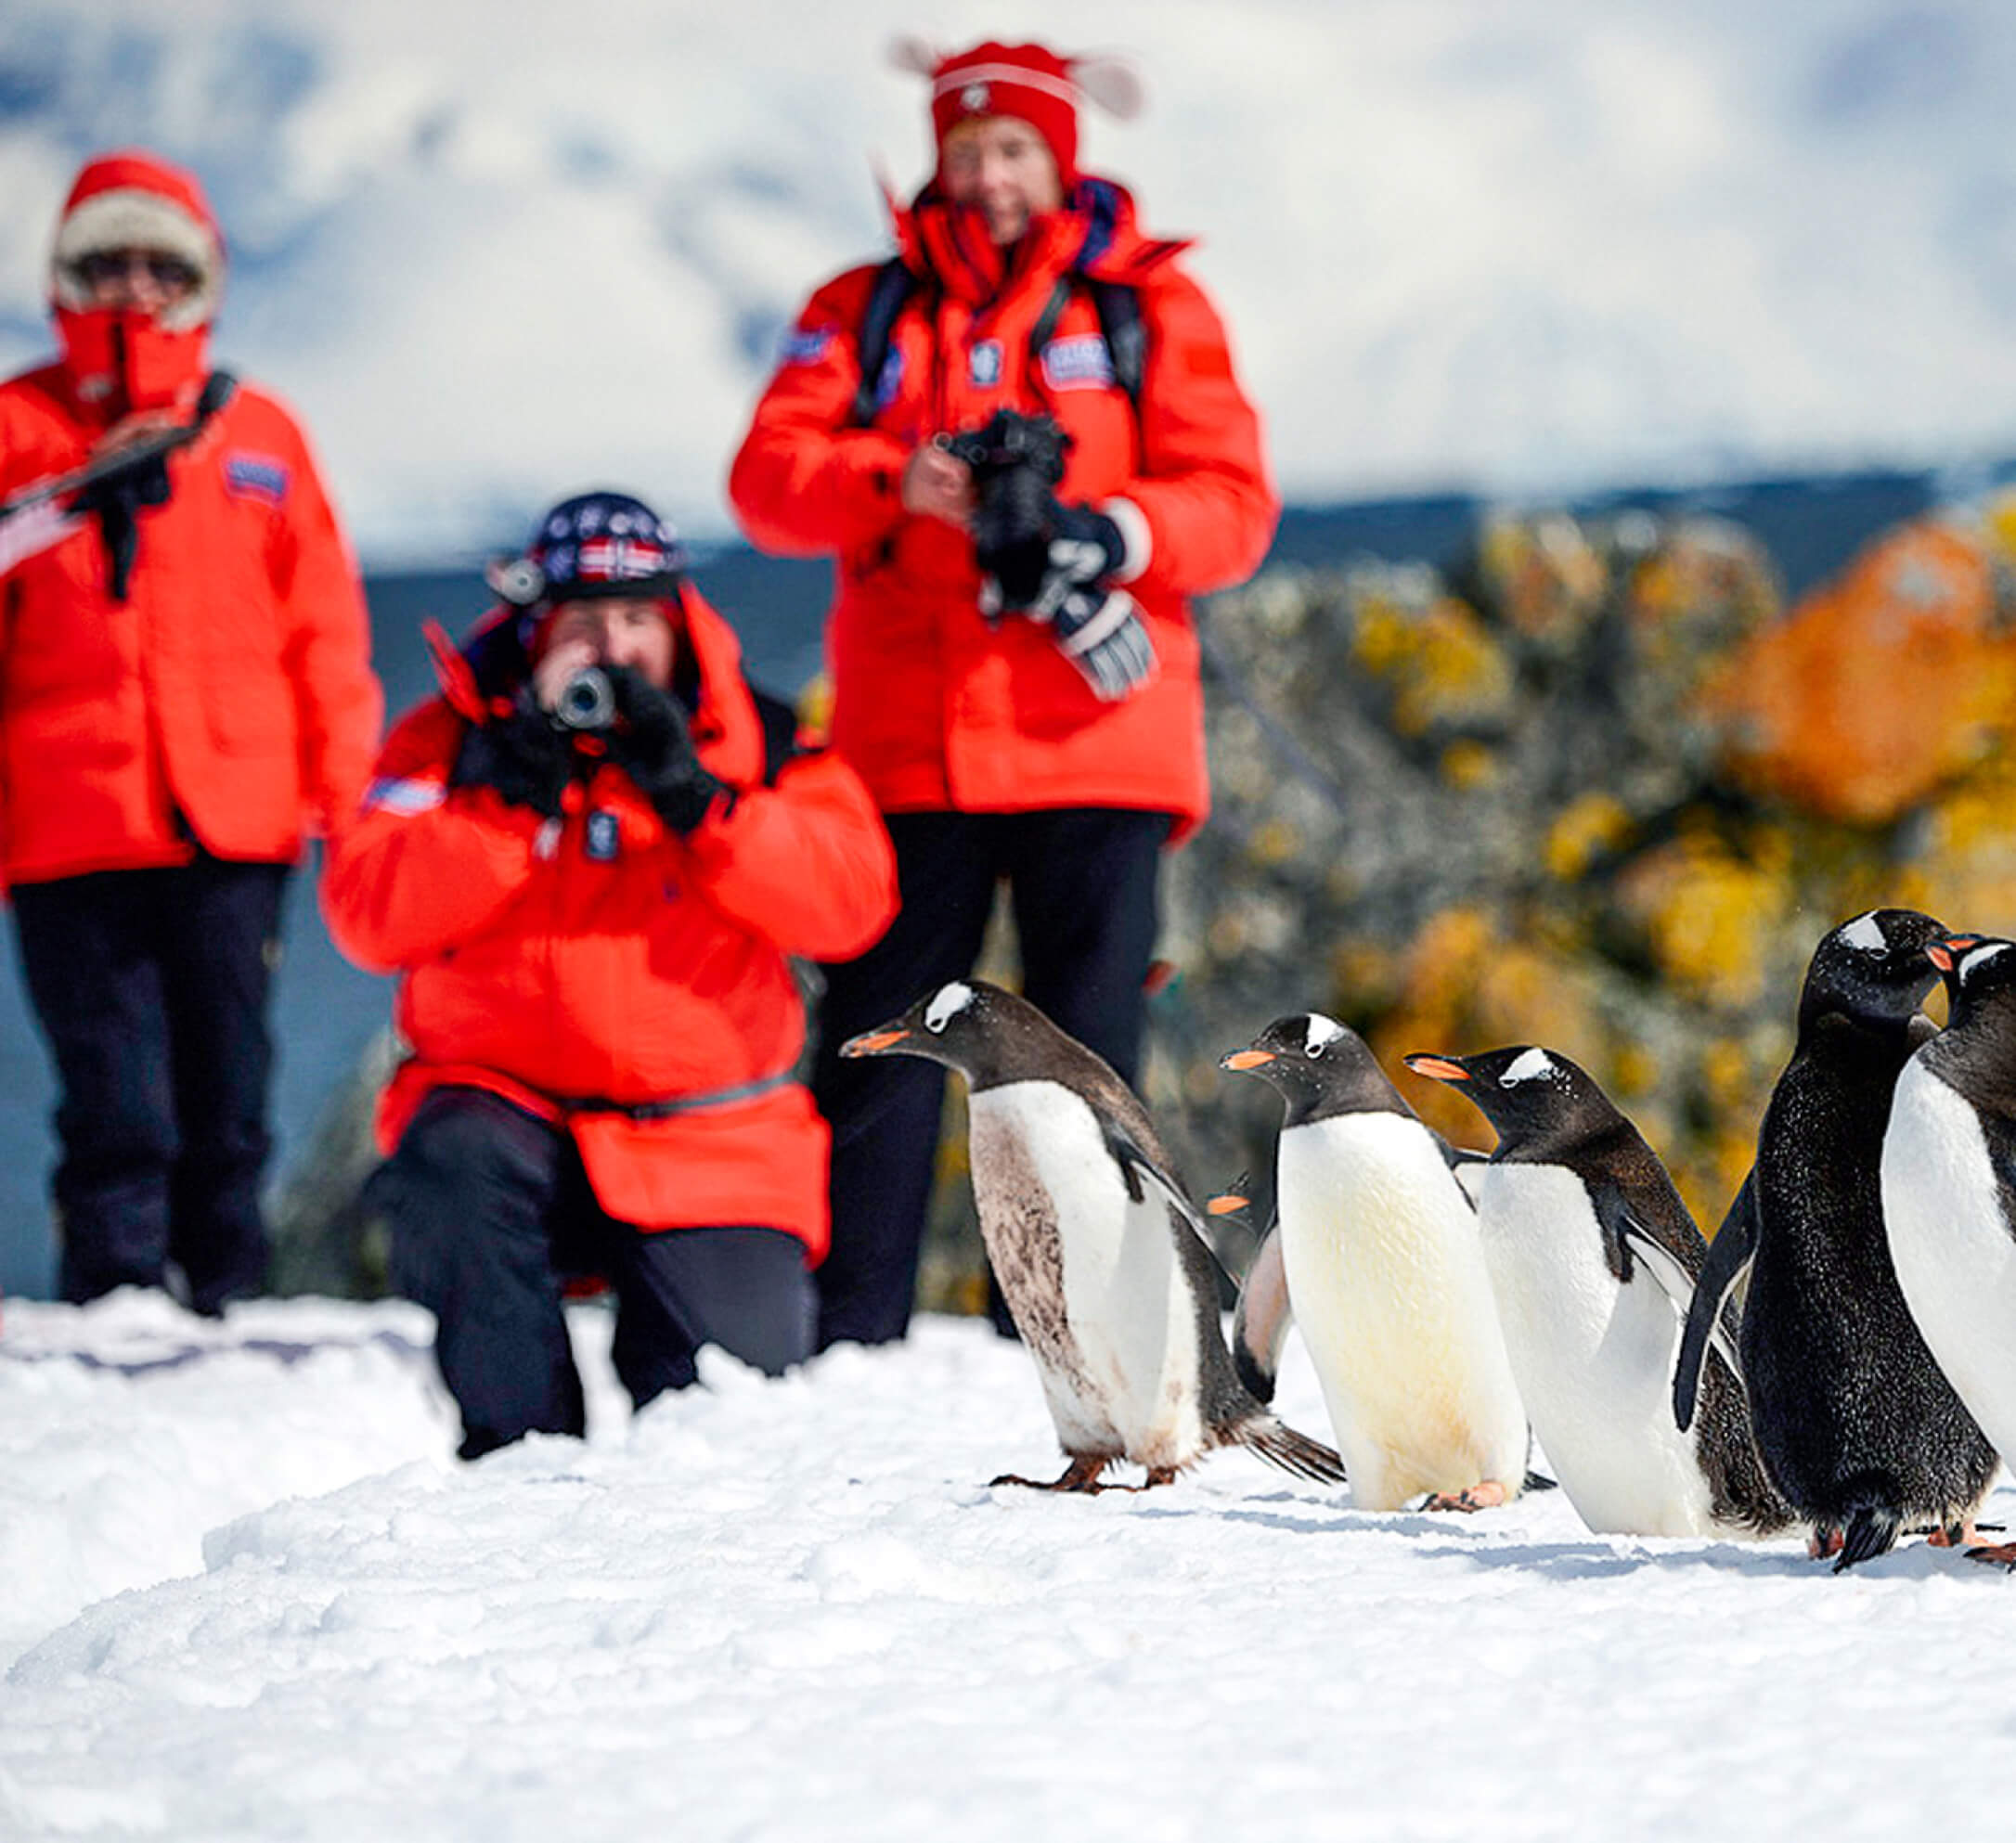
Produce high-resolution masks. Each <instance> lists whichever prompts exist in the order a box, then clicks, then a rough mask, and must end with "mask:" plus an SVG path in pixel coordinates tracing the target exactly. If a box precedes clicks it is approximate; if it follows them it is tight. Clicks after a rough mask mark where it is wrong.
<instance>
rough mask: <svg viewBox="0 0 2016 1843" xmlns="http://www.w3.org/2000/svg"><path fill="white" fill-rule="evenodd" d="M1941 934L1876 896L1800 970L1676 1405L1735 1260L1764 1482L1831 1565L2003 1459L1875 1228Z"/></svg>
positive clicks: (1937, 1529)
mask: <svg viewBox="0 0 2016 1843" xmlns="http://www.w3.org/2000/svg"><path fill="white" fill-rule="evenodd" d="M1944 934H1945V929H1944V928H1943V927H1942V926H1941V925H1940V924H1939V923H1938V922H1934V921H1933V920H1932V917H1931V916H1929V915H1921V914H1919V912H1918V911H1917V910H1916V909H1872V910H1871V911H1869V913H1867V914H1866V915H1858V916H1856V917H1855V918H1854V920H1853V921H1852V922H1842V924H1841V925H1840V926H1839V927H1837V928H1835V929H1833V930H1832V931H1831V932H1830V933H1829V934H1826V935H1825V936H1823V937H1822V939H1821V941H1820V944H1819V946H1818V947H1816V949H1815V950H1814V955H1813V961H1812V964H1811V965H1810V966H1808V968H1807V969H1806V979H1805V986H1804V987H1803V990H1802V992H1801V994H1800V999H1799V1034H1798V1037H1797V1040H1796V1042H1795V1043H1794V1045H1793V1049H1792V1058H1791V1061H1790V1063H1787V1064H1786V1067H1785V1072H1784V1074H1782V1075H1781V1076H1779V1077H1778V1080H1777V1087H1776V1088H1774V1089H1772V1092H1771V1100H1770V1102H1769V1103H1768V1105H1767V1106H1766V1107H1765V1109H1764V1124H1763V1126H1762V1128H1761V1129H1760V1130H1759V1132H1758V1136H1757V1158H1756V1163H1755V1165H1754V1166H1752V1167H1751V1173H1750V1176H1749V1177H1748V1178H1746V1179H1744V1181H1743V1186H1742V1188H1741V1190H1739V1191H1738V1192H1737V1197H1736V1201H1735V1202H1734V1203H1733V1204H1732V1205H1730V1206H1729V1214H1728V1216H1727V1218H1725V1220H1724V1222H1723V1225H1722V1228H1721V1230H1720V1231H1719V1232H1718V1233H1717V1234H1716V1236H1715V1240H1714V1244H1713V1245H1712V1247H1711V1249H1710V1251H1709V1257H1708V1261H1707V1264H1706V1266H1705V1267H1704V1268H1703V1269H1702V1273H1701V1279H1700V1283H1699V1285H1698V1286H1697V1287H1696V1289H1695V1294H1694V1304H1693V1307H1692V1308H1691V1310H1690V1311H1689V1313H1688V1318H1687V1330H1686V1337H1685V1339H1684V1341H1683V1343H1682V1345H1681V1352H1680V1364H1679V1368H1678V1370H1677V1371H1676V1372H1675V1374H1674V1416H1675V1418H1676V1419H1677V1421H1678V1422H1679V1424H1680V1425H1682V1426H1683V1427H1684V1426H1686V1424H1687V1422H1688V1419H1689V1416H1690V1414H1691V1412H1692V1408H1693V1401H1694V1388H1695V1382H1696V1379H1697V1377H1698V1376H1699V1372H1700V1356H1701V1351H1702V1348H1703V1347H1704V1345H1705V1342H1706V1339H1707V1335H1708V1332H1709V1330H1710V1329H1711V1328H1712V1326H1713V1324H1714V1322H1715V1321H1716V1319H1717V1317H1718V1316H1719V1315H1720V1313H1721V1310H1722V1304H1723V1300H1724V1298H1725V1296H1726V1295H1727V1294H1728V1292H1729V1290H1730V1288H1731V1287H1732V1286H1733V1285H1734V1284H1735V1282H1736V1281H1737V1279H1738V1276H1739V1274H1740V1273H1741V1272H1742V1271H1743V1269H1745V1268H1746V1267H1748V1269H1749V1271H1750V1291H1749V1295H1748V1296H1747V1298H1746V1299H1745V1301H1744V1306H1743V1321H1742V1327H1741V1331H1740V1333H1739V1335H1738V1350H1739V1351H1740V1353H1741V1357H1742V1367H1743V1376H1744V1381H1745V1384H1746V1386H1747V1388H1748V1390H1749V1394H1750V1411H1751V1432H1752V1434H1753V1435H1754V1436H1755V1437H1756V1441H1757V1450H1758V1451H1759V1452H1760V1453H1761V1454H1762V1455H1763V1456H1764V1468H1765V1470H1766V1471H1767V1472H1769V1474H1770V1475H1771V1480H1772V1483H1774V1484H1775V1485H1777V1488H1778V1489H1779V1490H1780V1491H1781V1492H1783V1493H1784V1495H1785V1498H1786V1500H1787V1501H1789V1502H1790V1504H1791V1506H1792V1508H1793V1509H1794V1510H1795V1511H1797V1512H1798V1513H1799V1514H1800V1516H1801V1517H1802V1518H1803V1519H1804V1520H1805V1521H1807V1522H1809V1523H1811V1524H1812V1525H1813V1528H1814V1540H1813V1552H1814V1553H1815V1554H1816V1555H1825V1554H1832V1553H1837V1551H1838V1553H1839V1555H1840V1559H1839V1561H1838V1562H1837V1563H1836V1564H1835V1572H1836V1573H1839V1572H1840V1571H1841V1570H1842V1568H1846V1567H1851V1566H1854V1564H1855V1563H1857V1562H1862V1561H1867V1560H1868V1559H1869V1558H1870V1557H1871V1556H1874V1555H1880V1554H1882V1553H1884V1552H1885V1551H1886V1550H1888V1549H1889V1548H1890V1547H1891V1546H1892V1545H1893V1543H1894V1542H1895V1541H1896V1540H1897V1537H1898V1535H1899V1533H1900V1532H1901V1531H1903V1530H1905V1529H1906V1528H1908V1527H1929V1528H1930V1529H1931V1530H1932V1532H1933V1535H1934V1538H1935V1540H1950V1539H1951V1538H1952V1537H1954V1536H1957V1535H1958V1533H1959V1532H1961V1531H1962V1530H1964V1529H1965V1528H1967V1527H1969V1526H1970V1525H1971V1521H1972V1518H1973V1514H1974V1509H1975V1506H1976V1505H1977V1504H1979V1503H1980V1501H1981V1499H1982V1497H1983V1495H1984V1493H1985V1492H1986V1490H1987V1489H1988V1485H1989V1482H1990V1480H1991V1479H1992V1478H1993V1477H1994V1476H1995V1468H1996V1455H1995V1449H1994V1448H1993V1447H1991V1446H1990V1445H1989V1444H1988V1442H1987V1440H1986V1439H1985V1438H1984V1437H1983V1435H1982V1432H1981V1429H1980V1428H1979V1427H1978V1426H1976V1425H1975V1424H1974V1422H1973V1419H1972V1417H1971V1415H1970V1414H1969V1413H1968V1411H1967V1410H1966V1409H1965V1408H1964V1407H1962V1406H1961V1405H1960V1399H1959V1398H1958V1396H1957V1395H1955V1394H1954V1392H1953V1386H1952V1385H1951V1384H1950V1383H1948V1382H1947V1381H1946V1379H1945V1376H1944V1375H1943V1374H1942V1373H1940V1370H1939V1366H1938V1364H1937V1363H1935V1362H1934V1361H1933V1360H1932V1352H1931V1351H1929V1350H1928V1349H1927V1348H1926V1347H1925V1340H1924V1338H1923V1336H1921V1335H1920V1334H1919V1329H1918V1326H1917V1325H1916V1324H1915V1323H1913V1322H1912V1319H1911V1314H1910V1311H1909V1308H1907V1307H1906V1305H1905V1301H1904V1294H1903V1293H1902V1292H1901V1291H1900V1290H1899V1288H1898V1285H1897V1274H1896V1269H1895V1268H1894V1267H1893V1265H1892V1263H1891V1256H1890V1241H1889V1237H1888V1236H1887V1235H1886V1233H1885V1232H1884V1227H1883V1198H1882V1178H1881V1169H1880V1161H1881V1156H1882V1145H1883V1129H1884V1128H1885V1127H1886V1126H1887V1125H1888V1123H1889V1120H1890V1107H1891V1098H1892V1095H1893V1092H1894V1090H1895V1089H1896V1085H1897V1077H1898V1076H1899V1075H1900V1074H1901V1073H1902V1072H1903V1069H1904V1067H1905V1064H1906V1063H1907V1062H1908V1061H1909V1060H1910V1057H1911V1055H1912V1052H1913V1051H1914V1050H1916V1049H1917V1048H1918V1047H1919V1044H1921V1043H1923V1042H1925V1041H1926V1040H1927V1039H1928V1038H1929V1037H1932V1035H1933V1027H1932V1021H1931V1019H1929V1018H1927V1017H1925V1016H1924V1015H1923V1014H1922V1013H1921V1012H1919V1004H1920V1003H1921V1002H1922V1000H1923V999H1924V997H1925V995H1926V993H1927V992H1929V991H1930V990H1931V989H1932V986H1933V985H1934V983H1935V982H1936V981H1937V978H1938V973H1937V971H1936V969H1935V968H1934V966H1933V965H1932V961H1931V960H1929V959H1927V958H1926V953H1925V949H1926V948H1927V947H1930V946H1931V945H1932V943H1934V942H1936V941H1937V940H1939V939H1940V938H1941V937H1942V936H1943V935H1944Z"/></svg>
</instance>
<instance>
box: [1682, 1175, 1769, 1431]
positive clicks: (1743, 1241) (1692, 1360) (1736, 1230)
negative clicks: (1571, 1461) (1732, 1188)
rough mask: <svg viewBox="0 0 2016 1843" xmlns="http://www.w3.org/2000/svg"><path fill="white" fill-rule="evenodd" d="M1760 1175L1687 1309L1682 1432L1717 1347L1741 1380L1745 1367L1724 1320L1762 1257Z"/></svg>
mask: <svg viewBox="0 0 2016 1843" xmlns="http://www.w3.org/2000/svg"><path fill="white" fill-rule="evenodd" d="M1756 1184H1757V1173H1756V1171H1755V1170H1754V1169H1752V1170H1751V1173H1750V1175H1749V1176H1748V1177H1746V1178H1745V1179H1743V1188H1742V1189H1741V1190H1739V1191H1738V1192H1737V1193H1736V1201H1735V1202H1734V1203H1732V1204H1731V1205H1729V1213H1728V1215H1726V1216H1725V1217H1724V1218H1723V1219H1722V1227H1721V1228H1720V1229H1718V1230H1717V1231H1715V1239H1714V1240H1713V1241H1712V1242H1711V1243H1709V1244H1708V1258H1707V1259H1706V1260H1705V1261H1703V1262H1702V1263H1701V1271H1700V1277H1699V1279H1698V1280H1696V1281H1695V1282H1694V1300H1693V1303H1692V1304H1691V1305H1690V1306H1689V1307H1688V1308H1687V1321H1686V1330H1685V1331H1683V1332H1682V1333H1681V1334H1680V1357H1679V1360H1678V1361H1677V1362H1676V1363H1675V1364H1674V1374H1673V1418H1674V1425H1676V1426H1677V1427H1678V1428H1679V1429H1680V1431H1681V1432H1682V1433H1686V1430H1687V1429H1688V1428H1689V1427H1691V1426H1692V1425H1693V1424H1694V1406H1695V1400H1696V1398H1697V1397H1698V1396H1699V1393H1700V1386H1701V1368H1702V1365H1703V1364H1705V1363H1706V1362H1707V1360H1708V1347H1709V1346H1710V1345H1711V1344H1713V1345H1714V1346H1715V1347H1716V1348H1717V1349H1719V1350H1721V1352H1722V1353H1723V1360H1724V1361H1725V1362H1726V1363H1727V1364H1728V1365H1729V1370H1730V1373H1732V1374H1733V1375H1735V1376H1736V1377H1737V1379H1738V1381H1740V1380H1741V1379H1742V1375H1743V1367H1742V1365H1741V1363H1740V1362H1738V1360H1736V1352H1735V1348H1734V1346H1733V1344H1732V1343H1731V1341H1730V1339H1729V1335H1728V1330H1727V1327H1726V1326H1725V1325H1724V1323H1723V1321H1722V1303H1723V1301H1724V1300H1725V1299H1726V1298H1727V1297H1728V1296H1729V1294H1730V1292H1731V1291H1732V1290H1733V1289H1734V1288H1735V1286H1736V1284H1737V1282H1738V1281H1739V1280H1740V1279H1741V1278H1742V1276H1743V1273H1744V1271H1745V1269H1748V1267H1749V1266H1750V1264H1751V1260H1752V1259H1753V1258H1754V1257H1755V1256H1756V1253H1757V1190H1756Z"/></svg>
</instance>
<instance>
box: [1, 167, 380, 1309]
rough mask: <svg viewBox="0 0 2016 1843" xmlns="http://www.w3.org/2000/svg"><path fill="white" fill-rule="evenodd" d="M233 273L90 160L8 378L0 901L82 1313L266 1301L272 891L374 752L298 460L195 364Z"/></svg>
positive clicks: (360, 621) (212, 228)
mask: <svg viewBox="0 0 2016 1843" xmlns="http://www.w3.org/2000/svg"><path fill="white" fill-rule="evenodd" d="M224 277H225V257H224V242H223V238H222V237H221V236H220V234H219V232H218V229H217V225H216V221H215V219H214V218H213V216H212V214H211V211H210V207H209V204H208V203H207V202H206V200H204V198H203V194H202V190H201V188H200V187H199V186H198V184H197V182H196V180H195V179H194V177H192V176H191V175H190V174H187V173H185V172H183V171H182V170H181V169H179V168H177V167H174V166H172V165H170V164H169V163H168V162H167V161H162V160H159V159H157V158H155V157H154V156H153V155H151V154H147V153H141V152H123V153H115V154H110V155H106V156H104V157H101V158H99V159H97V160H93V161H90V162H89V163H88V164H86V165H85V167H84V170H83V171H82V172H81V173H80V174H78V177H77V180H76V183H75V185H74V186H73V187H71V194H70V197H69V199H68V200H66V202H65V204H64V206H63V210H62V214H61V217H60V219H59V220H58V225H57V232H56V240H55V247H54V250H53V251H52V257H51V263H50V271H49V292H50V305H51V309H52V311H53V314H54V316H55V321H56V329H57V335H58V342H59V345H60V353H59V354H58V357H57V358H56V359H55V360H53V361H52V362H50V363H48V364H45V365H42V366H39V367H36V368H34V369H33V370H31V371H28V372H25V373H23V374H22V375H21V376H19V377H18V378H14V379H12V380H8V381H7V382H6V383H5V384H4V385H0V505H6V504H8V503H10V502H11V503H12V504H13V505H14V506H16V507H18V508H21V510H20V511H19V513H18V514H17V515H16V516H14V517H12V518H5V519H0V625H4V631H5V635H6V640H5V646H4V650H0V881H4V883H5V884H6V888H7V891H8V893H9V894H10V895H11V896H12V900H13V907H14V914H15V934H16V940H17V944H18V947H19V956H20V964H21V971H22V974H23V977H24V979H25V982H26V985H27V989H28V995H29V999H30V1001H31V1003H32V1007H33V1009H34V1012H35V1015H36V1017H37V1019H38V1021H39V1023H40V1025H41V1027H42V1030H43V1033H44V1035H45V1037H46V1039H47V1042H48V1045H49V1050H50V1054H51V1057H52V1060H53V1061H54V1063H55V1066H56V1072H57V1076H58V1083H59V1085H60V1090H61V1098H60V1102H59V1104H58V1109H57V1115H56V1128H57V1134H58V1140H59V1141H60V1145H61V1155H60V1159H59V1162H58V1166H57V1169H56V1176H55V1185H54V1188H55V1197H56V1205H57V1212H58V1227H59V1232H60V1244H61V1265H60V1275H59V1283H60V1289H61V1292H62V1295H63V1296H64V1297H65V1298H66V1299H70V1300H72V1301H76V1302H83V1301H84V1300H88V1299H91V1298H95V1297H97V1295H99V1294H101V1293H105V1292H107V1291H109V1290H110V1289H111V1288H112V1287H114V1286H118V1285H122V1284H128V1283H133V1284H139V1285H162V1284H168V1285H171V1286H174V1288H176V1289H178V1290H179V1291H180V1292H181V1294H182V1296H183V1297H184V1298H185V1299H186V1300H187V1302H188V1303H189V1304H191V1305H193V1306H194V1307H195V1308H197V1309H199V1310H200V1311H205V1312H214V1311H217V1310H220V1309H221V1308H222V1307H223V1305H224V1303H225V1302H226V1300H228V1299H231V1298H234V1297H238V1296H241V1295H246V1294H251V1293H254V1292H257V1291H258V1290H259V1289H260V1287H261V1285H262V1283H263V1281H264V1276H265V1259H266V1242H265V1228H264V1224H263V1222H262V1219H261V1214H260V1202H259V1185H260V1177H261V1172H262V1170H263V1167H264V1166H265V1158H266V1153H267V1149H268V1137H267V1130H266V1117H265V1115H266V1094H267V1081H268V1074H269V1071H270V1067H271V1063H272V1052H271V1046H270V1042H269V1039H268V1035H267V1025H266V995H267V979H268V974H269V972H270V970H271V968H272V966H273V963H274V960H275V955H276V946H277V941H278V927H279V911H280V898H281V892H282V886H283V884H284V882H285V880H286V876H287V872H288V869H289V867H290V866H291V864H292V863H293V862H294V860H295V858H296V857H298V855H299V853H300V851H301V848H302V843H303V840H304V837H305V836H307V835H309V834H313V833H323V832H326V831H329V830H330V828H331V827H332V826H333V825H334V824H335V823H336V822H338V821H339V820H340V819H341V818H342V817H343V816H344V815H345V814H346V812H347V810H348V809H349V808H350V807H351V806H353V805H354V804H355V800H356V798H357V796H358V794H359V793H360V792H361V790H362V788H363V784H364V779H365V776H366V774H367V772H368V769H369V767H370V760H371V753H372V750H373V749H374V747H375V746H376V744H377V741H378V727H379V720H380V715H381V698H380V694H379V689H378V683H377V680H376V679H375V678H374V677H373V676H372V674H371V670H370V665H369V639H368V625H367V622H366V616H365V609H364V599H363V595H362V592H361V589H360V587H359V586H358V582H357V578H356V573H355V568H354V566H353V564H352V561H351V557H350V553H349V549H348V547H347V545H346V544H345V543H344V540H343V537H342V533H341V531H340V530H339V528H338V526H337V522H336V517H335V514H334V512H333V511H332V509H330V502H329V497H328V495H327V494H326V492H325V491H324V490H323V486H322V482H321V480H320V477H319V476H318V474H317V470H316V466H315V462H314V460H313V458H311V456H310V454H309V451H308V447H307V444H306V441H305V440H304V436H303V434H302V432H301V430H300V428H299V426H298V425H297V424H296V423H295V421H294V419H292V417H291V416H290V415H289V414H288V412H287V411H286V410H285V409H283V408H282V407H281V406H279V404H278V403H277V402H275V401H274V399H273V398H271V397H270V396H268V395H266V394H265V393H264V392H262V391H259V390H256V389H254V388H252V387H251V386H249V385H235V384H234V383H233V382H232V380H230V379H229V378H228V377H227V376H226V375H225V374H222V373H215V372H213V371H212V369H211V367H210V358H209V336H210V327H211V323H212V320H213V317H214V316H215V314H216V311H217V304H218V302H219V299H220V297H221V295H222V293H223V289H224ZM80 476H87V477H86V478H82V479H81V478H80ZM52 489H54V490H52Z"/></svg>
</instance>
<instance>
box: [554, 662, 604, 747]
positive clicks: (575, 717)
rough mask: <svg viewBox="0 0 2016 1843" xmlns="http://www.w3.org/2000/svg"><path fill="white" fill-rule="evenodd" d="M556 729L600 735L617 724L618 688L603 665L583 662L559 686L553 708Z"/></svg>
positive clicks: (586, 734) (587, 734)
mask: <svg viewBox="0 0 2016 1843" xmlns="http://www.w3.org/2000/svg"><path fill="white" fill-rule="evenodd" d="M551 716H552V719H553V727H554V728H556V729H571V730H573V731H575V733H576V734H577V735H583V736H600V735H602V734H604V733H605V732H607V731H608V730H611V729H614V728H615V724H616V688H615V687H614V685H613V684H611V683H610V680H609V674H608V673H607V672H605V671H603V670H602V668H601V666H600V665H584V666H583V667H582V668H581V669H580V671H578V672H576V673H575V675H574V677H571V678H570V679H568V680H567V682H566V683H565V684H564V685H562V687H561V688H560V695H559V696H558V697H556V698H555V699H554V700H553V708H552V711H551Z"/></svg>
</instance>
